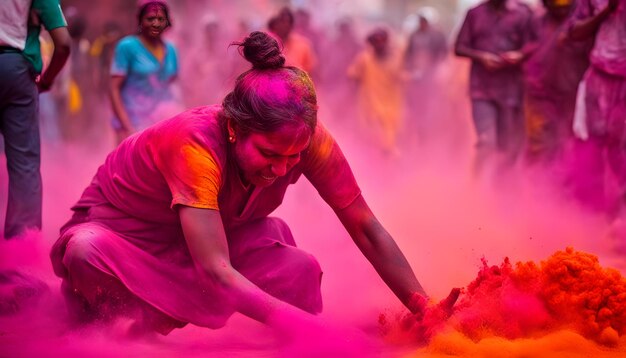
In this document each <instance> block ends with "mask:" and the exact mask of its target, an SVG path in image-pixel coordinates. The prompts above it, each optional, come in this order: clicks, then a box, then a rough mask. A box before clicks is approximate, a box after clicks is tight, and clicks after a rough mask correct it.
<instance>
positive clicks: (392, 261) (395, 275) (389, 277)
mask: <svg viewBox="0 0 626 358" xmlns="http://www.w3.org/2000/svg"><path fill="white" fill-rule="evenodd" d="M336 213H337V216H338V217H339V220H341V222H342V223H343V226H344V227H345V228H346V230H347V231H348V233H349V234H350V236H351V237H352V240H354V242H355V243H356V245H357V246H358V247H359V250H361V252H362V253H363V255H365V257H366V258H367V260H368V261H369V262H370V263H371V264H372V266H374V269H375V270H376V272H378V274H379V275H380V277H381V278H382V279H383V281H385V283H386V284H387V286H389V288H390V289H391V290H392V291H393V293H394V294H395V295H396V296H397V297H398V298H399V299H400V301H401V302H402V303H403V304H404V305H405V306H406V307H407V308H409V309H410V310H411V311H414V310H415V309H416V308H415V307H412V306H413V302H412V299H413V296H414V294H416V293H417V294H419V295H421V296H424V297H426V292H425V291H424V288H422V285H420V283H419V282H418V280H417V278H416V277H415V274H414V273H413V270H412V269H411V266H410V265H409V262H408V261H407V259H406V258H405V257H404V254H402V252H401V251H400V248H399V247H398V245H396V243H395V241H394V240H393V238H392V237H391V235H389V233H388V232H387V230H385V228H384V227H383V226H382V225H381V224H380V222H379V221H378V219H376V217H375V216H374V214H373V213H372V211H371V210H370V208H369V207H368V206H367V203H366V202H365V199H363V196H361V195H359V197H358V198H356V199H355V200H354V202H353V203H352V204H350V205H349V206H348V207H347V208H345V209H342V210H337V211H336ZM414 313H415V312H414Z"/></svg>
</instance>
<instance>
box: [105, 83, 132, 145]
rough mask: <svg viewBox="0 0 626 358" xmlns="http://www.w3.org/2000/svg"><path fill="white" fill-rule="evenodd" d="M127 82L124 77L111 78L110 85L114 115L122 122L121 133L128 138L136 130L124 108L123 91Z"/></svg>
mask: <svg viewBox="0 0 626 358" xmlns="http://www.w3.org/2000/svg"><path fill="white" fill-rule="evenodd" d="M125 80H126V77H124V76H111V81H110V85H109V98H110V99H111V108H112V109H113V113H114V114H115V116H116V117H117V118H118V119H119V120H120V123H121V125H122V128H121V133H119V134H120V136H122V137H127V136H129V135H130V134H131V133H133V132H134V131H135V128H133V125H132V123H131V122H130V118H129V117H128V113H127V112H126V108H125V107H124V103H123V102H122V94H121V89H122V86H123V85H124V81H125ZM122 139H123V138H122Z"/></svg>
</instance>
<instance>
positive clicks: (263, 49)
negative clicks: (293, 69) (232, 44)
mask: <svg viewBox="0 0 626 358" xmlns="http://www.w3.org/2000/svg"><path fill="white" fill-rule="evenodd" d="M236 45H238V46H239V49H240V51H241V53H242V54H243V57H245V59H246V60H247V61H248V62H250V63H251V64H252V68H254V69H259V70H263V69H272V68H280V67H283V66H284V65H285V56H284V55H283V54H282V52H281V50H280V46H279V45H278V41H276V39H274V38H273V37H272V36H270V35H268V34H267V33H265V32H261V31H254V32H252V33H250V35H248V37H246V38H245V39H244V40H243V41H242V42H239V43H236Z"/></svg>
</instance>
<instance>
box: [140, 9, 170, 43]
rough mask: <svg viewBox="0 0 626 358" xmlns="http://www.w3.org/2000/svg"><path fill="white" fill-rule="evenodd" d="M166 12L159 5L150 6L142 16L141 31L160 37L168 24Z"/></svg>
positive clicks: (153, 36) (146, 34) (147, 34)
mask: <svg viewBox="0 0 626 358" xmlns="http://www.w3.org/2000/svg"><path fill="white" fill-rule="evenodd" d="M168 25H169V24H168V21H167V17H166V16H165V12H163V9H161V7H159V6H150V8H149V9H147V10H146V13H145V14H144V15H143V17H142V18H141V24H140V27H141V33H142V34H144V35H145V36H148V37H152V38H160V37H161V33H163V31H164V30H165V29H166V28H167V26H168Z"/></svg>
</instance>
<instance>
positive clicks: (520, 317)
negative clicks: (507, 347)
mask: <svg viewBox="0 0 626 358" xmlns="http://www.w3.org/2000/svg"><path fill="white" fill-rule="evenodd" d="M382 321H384V322H383V323H384V324H383V326H384V329H385V330H384V333H386V334H387V337H388V338H390V340H392V341H404V342H406V341H407V338H408V339H413V340H414V342H417V343H423V342H424V341H425V340H429V339H431V338H433V336H435V335H436V334H437V333H438V332H441V331H442V330H444V328H445V329H448V330H452V331H456V332H457V333H458V334H462V335H463V336H464V337H466V339H468V340H470V341H473V342H480V341H482V340H485V339H494V338H498V339H504V340H517V339H522V338H523V339H540V338H541V337H544V336H546V335H549V334H554V333H555V332H561V331H570V332H573V334H575V335H577V336H581V337H582V338H584V339H587V340H591V341H594V342H595V343H598V344H600V345H602V346H604V347H606V349H610V348H611V347H617V346H622V345H623V342H624V341H625V338H626V337H625V336H626V278H624V277H622V275H621V274H620V272H619V271H617V270H614V269H610V268H603V267H602V266H601V265H600V263H599V261H598V258H597V257H596V256H594V255H592V254H588V253H584V252H580V251H575V250H574V249H572V248H567V249H566V250H565V251H558V252H556V253H554V254H553V255H552V256H551V257H549V258H548V259H546V260H545V261H542V262H541V263H540V264H536V263H535V262H518V263H517V264H515V265H512V264H511V262H510V261H509V259H505V260H504V262H503V263H502V264H501V265H499V266H489V265H487V262H486V261H485V260H483V267H482V268H481V270H480V271H479V273H478V276H477V277H476V279H475V280H474V281H473V282H471V283H470V284H469V285H468V286H467V288H466V289H465V292H464V294H463V296H462V297H461V298H460V299H459V301H458V302H457V304H456V307H455V311H454V314H453V315H452V316H451V317H450V319H449V320H448V322H447V323H446V324H445V325H444V324H442V323H437V325H436V327H431V329H430V330H429V332H431V334H429V335H428V336H426V337H424V336H418V335H415V334H414V332H415V329H414V327H415V326H419V325H420V323H419V322H417V323H416V322H415V319H413V320H411V317H410V316H404V317H402V318H400V319H396V320H395V321H394V320H389V319H388V318H386V317H385V316H383V318H381V322H382ZM407 322H408V323H407ZM420 331H424V329H421V330H420ZM448 335H449V334H448ZM455 340H457V341H458V339H455ZM435 341H436V339H434V338H433V341H431V344H432V343H434V342H435ZM595 343H594V344H595Z"/></svg>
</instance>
